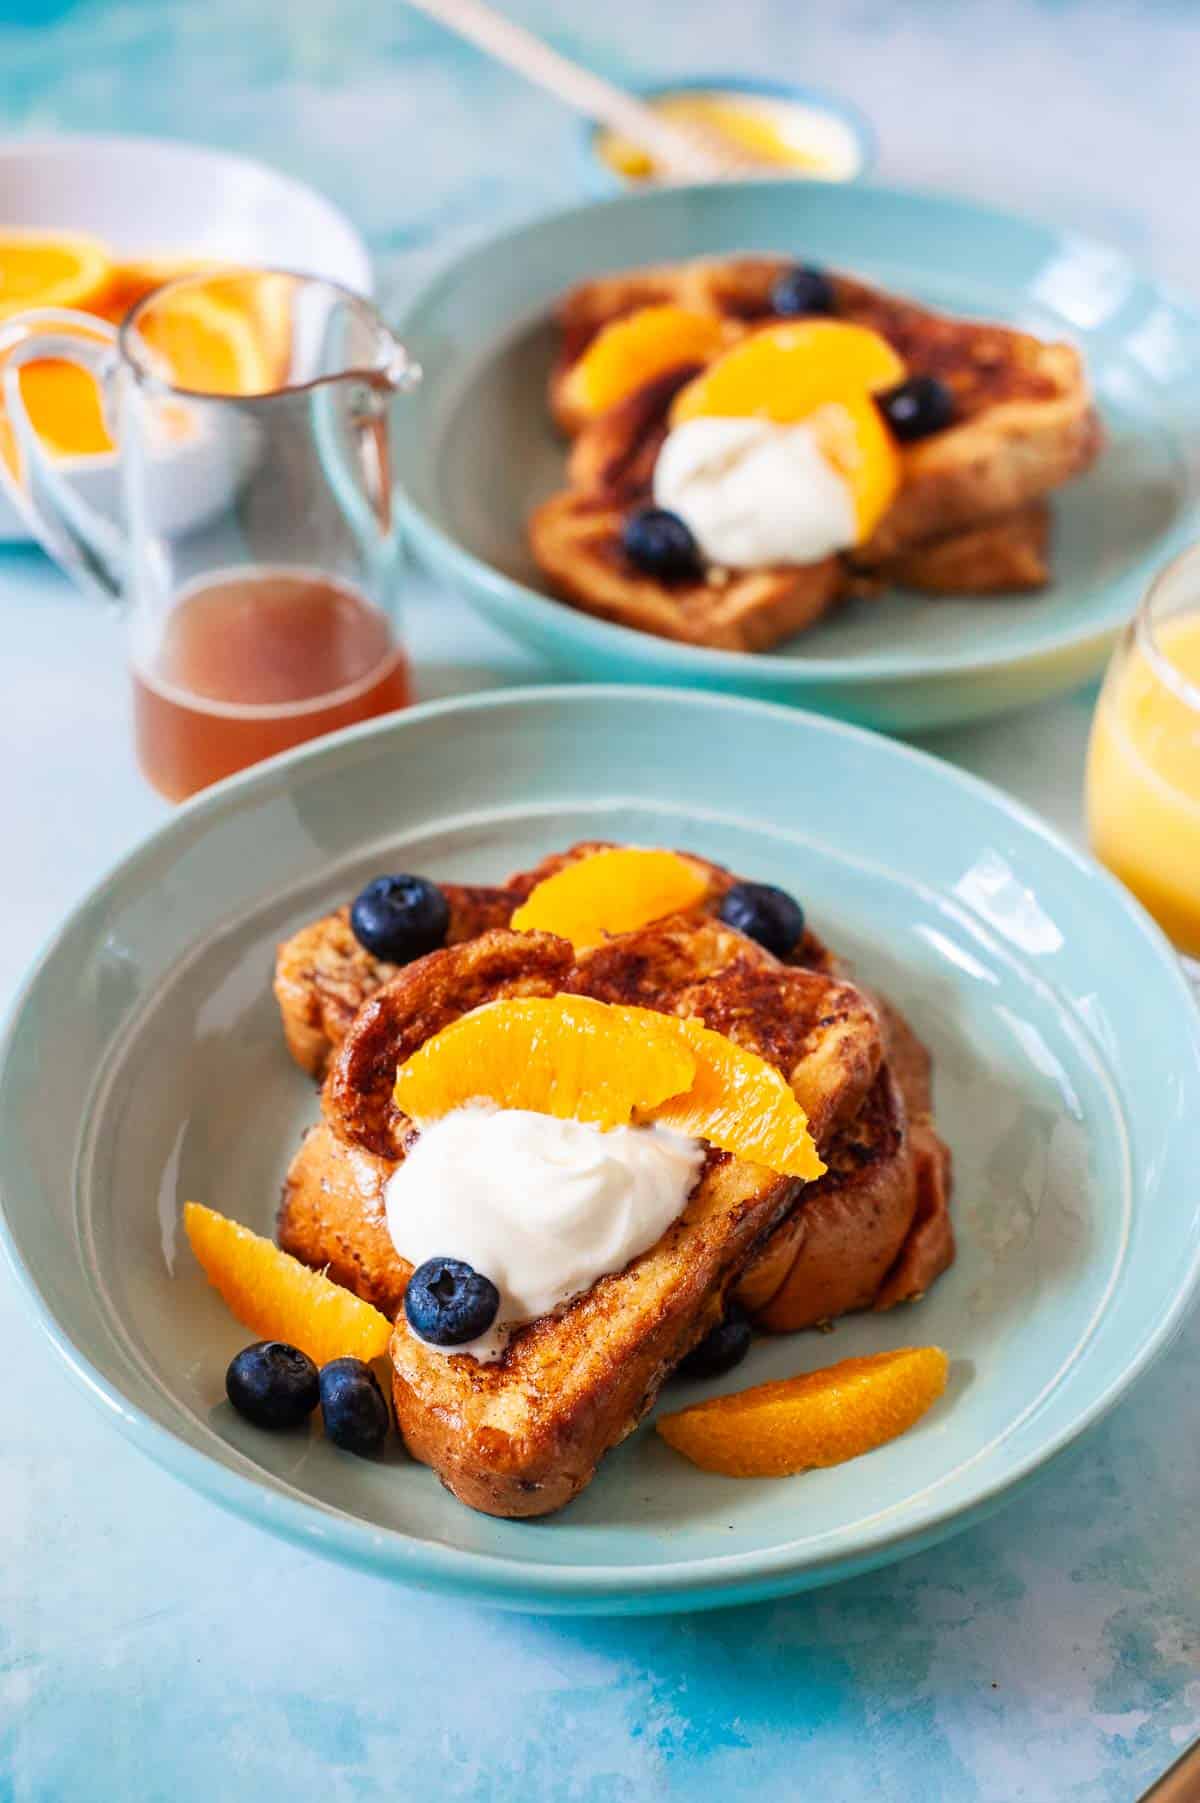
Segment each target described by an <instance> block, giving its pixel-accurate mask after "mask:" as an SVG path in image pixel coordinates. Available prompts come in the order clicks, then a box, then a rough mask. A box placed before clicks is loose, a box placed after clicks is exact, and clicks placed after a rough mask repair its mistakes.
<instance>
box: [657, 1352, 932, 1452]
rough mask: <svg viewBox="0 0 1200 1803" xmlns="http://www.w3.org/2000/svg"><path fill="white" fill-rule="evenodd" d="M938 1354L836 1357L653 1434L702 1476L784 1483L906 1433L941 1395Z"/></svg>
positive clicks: (670, 1418)
mask: <svg viewBox="0 0 1200 1803" xmlns="http://www.w3.org/2000/svg"><path fill="white" fill-rule="evenodd" d="M948 1369H949V1361H948V1360H947V1358H946V1354H945V1353H944V1352H943V1351H942V1350H941V1348H940V1347H939V1346H906V1347H903V1348H901V1350H900V1351H898V1352H877V1353H875V1354H873V1355H872V1356H871V1357H869V1358H850V1359H842V1361H841V1362H840V1364H837V1365H827V1366H826V1367H825V1369H824V1370H823V1371H810V1372H808V1373H807V1374H806V1375H805V1376H803V1377H788V1378H784V1379H783V1380H782V1381H781V1382H778V1383H770V1384H758V1385H756V1386H755V1387H754V1388H753V1389H751V1390H740V1391H738V1392H737V1393H736V1394H734V1395H732V1396H718V1397H716V1398H715V1399H714V1400H713V1401H712V1402H698V1403H696V1404H695V1405H694V1406H693V1407H692V1408H690V1409H681V1410H680V1412H679V1413H678V1414H676V1415H664V1416H663V1417H662V1419H661V1420H660V1421H659V1422H658V1431H659V1433H660V1434H661V1435H662V1437H663V1439H664V1440H665V1441H666V1442H667V1444H668V1445H669V1446H673V1447H674V1448H675V1450H676V1452H681V1453H682V1454H683V1456H684V1458H686V1459H690V1460H691V1461H692V1464H693V1465H699V1466H700V1468H701V1470H703V1471H718V1472H720V1473H722V1475H723V1476H725V1477H788V1476H790V1475H791V1474H792V1473H793V1472H797V1471H808V1470H810V1469H812V1468H814V1467H817V1466H827V1465H841V1464H843V1463H844V1462H845V1461H846V1460H847V1459H856V1458H858V1456H859V1454H860V1453H864V1452H871V1451H872V1450H873V1449H874V1448H875V1447H876V1446H883V1445H885V1444H886V1442H887V1441H888V1440H895V1439H896V1438H897V1437H898V1436H899V1435H900V1434H903V1433H906V1432H907V1431H908V1429H909V1428H910V1427H912V1426H913V1424H914V1423H915V1422H917V1421H919V1420H920V1419H921V1416H922V1415H923V1414H924V1413H925V1411H926V1410H927V1409H929V1408H932V1406H933V1404H934V1403H935V1402H936V1401H937V1399H938V1397H939V1396H940V1395H941V1394H942V1392H943V1391H944V1390H945V1388H946V1376H947V1372H948Z"/></svg>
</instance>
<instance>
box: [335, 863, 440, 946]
mask: <svg viewBox="0 0 1200 1803" xmlns="http://www.w3.org/2000/svg"><path fill="white" fill-rule="evenodd" d="M350 925H351V927H352V928H353V929H354V937H355V938H356V939H357V940H358V943H359V944H360V945H361V946H364V947H365V949H366V950H367V951H369V952H373V953H374V955H375V957H377V958H384V959H386V961H387V962H388V963H389V964H410V963H411V962H412V960H413V959H414V958H423V957H424V956H425V953H426V952H435V951H436V950H437V948H438V946H439V945H444V944H445V943H446V929H447V927H448V926H449V925H450V909H449V907H448V906H447V904H446V898H445V896H444V895H443V894H442V892H441V890H440V889H439V888H438V886H437V884H436V883H429V882H426V880H425V878H424V877H423V876H377V877H376V878H375V881H374V882H373V883H368V884H367V886H366V888H365V889H363V890H362V891H361V892H360V893H359V894H358V895H357V896H356V897H355V901H354V906H353V907H352V908H351V910H350Z"/></svg>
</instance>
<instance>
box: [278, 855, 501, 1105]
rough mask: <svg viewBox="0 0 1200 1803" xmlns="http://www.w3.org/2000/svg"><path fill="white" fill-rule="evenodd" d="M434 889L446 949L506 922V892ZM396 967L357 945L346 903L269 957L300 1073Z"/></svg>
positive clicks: (315, 1065)
mask: <svg viewBox="0 0 1200 1803" xmlns="http://www.w3.org/2000/svg"><path fill="white" fill-rule="evenodd" d="M438 887H439V888H440V889H441V891H442V894H443V895H444V896H445V898H446V901H447V904H448V906H449V910H450V925H449V930H448V932H447V935H446V943H447V945H458V944H459V943H460V942H461V941H462V940H464V939H474V938H475V937H476V936H477V935H478V934H480V933H483V932H486V930H487V928H488V927H492V926H507V925H508V922H509V920H510V918H511V916H512V911H513V907H514V902H513V900H512V897H511V895H510V894H509V893H508V892H507V891H506V890H503V889H489V888H484V887H474V888H473V887H470V886H468V885H465V884H462V883H440V884H439V885H438ZM397 968H398V966H396V965H394V964H387V963H385V962H384V961H383V960H382V959H379V958H376V957H374V956H373V955H372V953H370V952H369V951H367V950H366V949H365V948H364V947H363V946H361V945H360V944H359V942H358V940H357V939H356V938H355V936H354V933H353V930H352V928H351V926H350V909H349V907H348V906H347V907H344V908H338V909H337V910H336V911H335V912H334V913H332V914H326V915H324V916H323V917H322V918H321V919H320V920H315V921H313V922H312V924H311V925H310V926H307V927H302V928H301V929H300V931H299V932H298V933H293V934H292V936H291V938H290V939H285V940H284V942H283V943H282V945H280V946H279V948H278V951H277V953H276V956H275V984H274V988H275V999H276V1001H277V1002H278V1003H279V1013H280V1016H281V1018H282V1020H283V1032H284V1037H285V1039H286V1040H287V1044H288V1050H289V1051H290V1052H291V1054H292V1057H293V1058H294V1059H295V1060H296V1063H297V1064H298V1065H300V1066H301V1068H302V1069H303V1070H306V1071H311V1073H312V1075H313V1076H314V1077H319V1076H320V1075H321V1074H322V1072H323V1071H324V1069H325V1064H326V1061H327V1059H328V1057H329V1049H330V1047H331V1046H333V1045H336V1044H338V1043H339V1042H340V1041H341V1040H342V1039H344V1038H345V1036H346V1030H347V1028H348V1027H349V1025H350V1022H351V1021H352V1020H353V1019H354V1016H355V1015H356V1014H357V1013H358V1010H359V1008H360V1007H361V1006H362V1003H363V999H364V997H365V996H367V995H368V994H369V993H370V992H371V990H373V989H378V987H379V985H380V984H381V983H386V982H387V980H388V978H389V977H392V976H394V975H395V974H396V970H397Z"/></svg>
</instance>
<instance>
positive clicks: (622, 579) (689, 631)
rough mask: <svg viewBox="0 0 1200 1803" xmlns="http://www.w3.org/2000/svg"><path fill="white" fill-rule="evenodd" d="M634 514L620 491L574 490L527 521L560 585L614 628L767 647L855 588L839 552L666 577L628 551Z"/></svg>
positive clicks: (724, 647)
mask: <svg viewBox="0 0 1200 1803" xmlns="http://www.w3.org/2000/svg"><path fill="white" fill-rule="evenodd" d="M625 512H626V509H625V507H624V506H622V504H621V503H620V502H617V501H614V500H613V499H612V497H611V496H608V495H604V494H594V493H589V492H587V491H586V490H584V489H575V488H566V489H563V490H562V491H561V492H560V493H559V494H556V495H551V497H550V499H549V500H548V501H543V503H542V505H541V506H540V507H536V508H535V509H534V510H533V512H532V514H531V515H530V516H529V521H528V527H527V530H528V535H529V546H530V550H531V551H532V552H533V556H534V559H535V560H536V562H537V565H538V568H539V569H540V570H542V572H543V573H544V574H545V575H546V576H547V577H548V578H549V580H550V583H551V585H552V586H553V588H554V592H555V593H556V594H557V595H560V596H561V597H562V598H563V599H564V600H566V601H570V602H572V603H573V604H574V605H575V606H576V607H579V608H581V609H582V610H583V611H584V612H585V613H589V614H594V615H596V617H597V618H598V619H601V620H611V621H612V622H613V624H614V625H617V626H628V627H631V628H632V629H633V630H634V631H636V632H650V633H653V634H654V635H655V637H656V638H662V639H675V640H678V641H679V642H680V643H682V644H686V645H707V646H709V647H710V648H711V649H713V650H715V651H767V650H769V649H770V647H771V646H772V645H777V644H779V643H780V641H781V640H783V639H788V638H791V637H792V636H793V635H794V634H795V633H798V632H803V631H805V630H806V628H808V627H810V626H814V625H815V624H816V623H817V621H818V620H820V619H823V618H824V616H825V615H826V614H827V613H829V612H830V610H831V609H832V608H833V607H835V606H836V605H837V603H838V601H840V600H841V599H843V597H844V596H845V595H847V594H848V593H849V592H850V588H851V579H850V576H849V573H848V571H847V568H846V566H845V564H844V563H843V562H842V561H841V559H840V558H837V557H826V558H823V559H822V560H821V561H820V562H819V563H810V564H789V565H778V566H775V567H772V568H768V569H760V570H727V569H720V570H717V569H714V570H712V571H711V572H709V574H708V575H707V576H706V577H701V578H699V579H698V580H694V581H692V580H687V581H683V582H669V583H668V582H663V581H662V580H661V579H660V578H658V577H655V576H650V575H647V574H646V572H645V571H643V570H639V569H638V568H637V566H636V565H635V564H633V563H632V562H631V561H630V560H629V558H628V557H626V555H625V553H624V551H623V549H622V546H621V524H622V520H623V519H624V516H625Z"/></svg>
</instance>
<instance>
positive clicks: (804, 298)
mask: <svg viewBox="0 0 1200 1803" xmlns="http://www.w3.org/2000/svg"><path fill="white" fill-rule="evenodd" d="M836 304H837V297H836V296H835V294H834V292H833V283H832V282H831V281H830V279H829V277H828V276H827V275H826V274H825V271H824V270H823V269H814V267H813V265H812V264H811V263H795V264H793V266H792V268H791V269H785V270H784V272H783V274H782V275H781V276H777V277H776V280H775V284H774V286H773V288H772V289H771V307H772V310H773V311H774V312H776V313H782V314H783V315H784V317H785V318H787V319H798V318H800V317H801V315H803V314H805V313H832V312H833V310H834V307H835V306H836Z"/></svg>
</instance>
